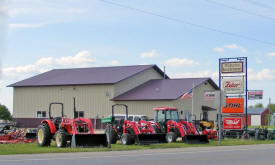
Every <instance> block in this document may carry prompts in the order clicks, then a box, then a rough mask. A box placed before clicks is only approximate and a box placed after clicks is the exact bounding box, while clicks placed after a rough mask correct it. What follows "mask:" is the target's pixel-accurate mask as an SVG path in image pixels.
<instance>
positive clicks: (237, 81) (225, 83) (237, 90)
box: [222, 78, 244, 94]
mask: <svg viewBox="0 0 275 165" xmlns="http://www.w3.org/2000/svg"><path fill="white" fill-rule="evenodd" d="M243 89H244V86H243V78H224V79H222V90H223V91H224V92H225V93H226V94H241V93H243V92H244V91H243Z"/></svg>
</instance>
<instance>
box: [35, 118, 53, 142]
mask: <svg viewBox="0 0 275 165" xmlns="http://www.w3.org/2000/svg"><path fill="white" fill-rule="evenodd" d="M37 144H38V145H39V146H49V145H50V144H51V133H50V128H49V126H48V124H47V123H43V124H40V125H39V126H38V128H37Z"/></svg>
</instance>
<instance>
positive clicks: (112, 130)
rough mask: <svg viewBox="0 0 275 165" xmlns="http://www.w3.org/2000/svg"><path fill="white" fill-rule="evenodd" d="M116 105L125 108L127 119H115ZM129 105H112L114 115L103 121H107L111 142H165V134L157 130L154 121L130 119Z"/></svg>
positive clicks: (124, 143) (143, 143)
mask: <svg viewBox="0 0 275 165" xmlns="http://www.w3.org/2000/svg"><path fill="white" fill-rule="evenodd" d="M116 106H122V107H124V108H125V113H126V119H120V120H119V121H118V120H115V117H114V110H115V107H116ZM127 119H128V106H127V105H125V104H115V105H113V106H112V116H111V117H108V118H105V119H103V122H102V123H107V127H106V130H105V132H106V133H107V134H108V135H109V138H110V142H111V143H112V144H115V143H116V142H117V140H121V143H122V144H123V145H130V144H134V143H137V144H140V145H145V144H153V143H165V142H166V141H165V134H163V133H158V132H156V130H157V129H156V128H155V127H156V125H154V122H150V121H144V120H139V121H138V122H135V121H129V120H127Z"/></svg>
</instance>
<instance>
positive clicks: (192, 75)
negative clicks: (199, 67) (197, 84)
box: [172, 70, 219, 79]
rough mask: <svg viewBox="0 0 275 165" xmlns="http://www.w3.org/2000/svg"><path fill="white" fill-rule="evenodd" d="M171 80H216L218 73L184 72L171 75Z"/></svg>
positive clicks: (205, 71)
mask: <svg viewBox="0 0 275 165" xmlns="http://www.w3.org/2000/svg"><path fill="white" fill-rule="evenodd" d="M172 77H173V78H198V77H211V78H213V79H217V78H218V77H219V73H218V72H211V71H209V70H203V71H198V72H185V73H176V74H174V75H172Z"/></svg>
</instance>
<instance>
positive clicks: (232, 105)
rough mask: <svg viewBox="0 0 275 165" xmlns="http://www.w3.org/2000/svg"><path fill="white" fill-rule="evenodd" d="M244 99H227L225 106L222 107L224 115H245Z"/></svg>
mask: <svg viewBox="0 0 275 165" xmlns="http://www.w3.org/2000/svg"><path fill="white" fill-rule="evenodd" d="M243 109H244V99H243V98H226V100H225V106H223V107H222V113H243Z"/></svg>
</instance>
